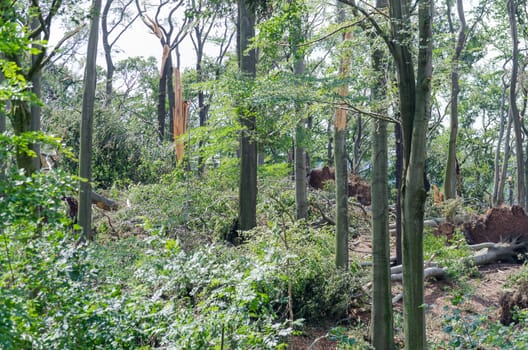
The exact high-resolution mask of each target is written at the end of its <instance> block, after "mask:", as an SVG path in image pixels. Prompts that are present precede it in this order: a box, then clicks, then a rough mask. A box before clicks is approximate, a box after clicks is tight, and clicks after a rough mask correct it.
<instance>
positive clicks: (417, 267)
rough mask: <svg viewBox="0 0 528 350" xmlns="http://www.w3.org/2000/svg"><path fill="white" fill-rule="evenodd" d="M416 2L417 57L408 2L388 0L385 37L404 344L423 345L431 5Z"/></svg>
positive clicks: (413, 349) (419, 349)
mask: <svg viewBox="0 0 528 350" xmlns="http://www.w3.org/2000/svg"><path fill="white" fill-rule="evenodd" d="M417 4H418V38H419V43H418V45H419V46H418V57H417V59H416V77H415V66H414V62H415V61H414V59H413V49H412V48H411V44H412V43H413V37H412V34H413V28H412V27H411V24H412V19H411V9H412V3H411V1H408V0H390V1H389V8H390V18H391V37H390V38H387V37H385V41H386V43H387V44H388V46H389V49H390V51H391V54H392V56H393V58H394V61H395V65H396V68H397V75H398V91H399V102H400V114H401V124H402V135H403V136H402V139H403V160H404V167H403V169H404V170H403V174H404V176H403V182H404V183H403V192H402V196H403V198H402V214H403V215H402V263H403V281H404V282H403V286H404V290H403V294H404V303H403V315H404V317H403V318H404V321H403V323H404V324H403V326H404V335H405V349H407V350H423V349H425V348H426V334H425V312H424V308H423V304H424V285H423V218H424V210H425V199H426V197H427V193H426V191H425V188H424V178H423V174H424V166H425V157H426V138H427V124H428V120H429V116H430V112H431V111H430V95H431V77H432V43H431V41H432V12H433V11H432V9H433V4H432V2H431V1H430V0H419V1H418V2H417Z"/></svg>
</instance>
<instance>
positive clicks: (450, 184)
mask: <svg viewBox="0 0 528 350" xmlns="http://www.w3.org/2000/svg"><path fill="white" fill-rule="evenodd" d="M447 4H448V7H447V11H448V13H447V15H448V18H451V5H450V3H449V1H448V2H447ZM456 5H457V12H458V18H459V20H460V27H459V29H458V35H457V40H456V43H455V51H454V53H453V57H452V60H451V101H450V105H451V119H450V121H451V124H450V127H449V130H450V131H449V132H450V133H449V149H448V152H447V165H446V173H445V182H444V194H445V197H446V199H450V198H456V194H457V193H456V190H457V159H456V150H457V147H456V142H457V134H458V93H459V91H460V84H459V60H460V54H461V53H462V49H463V48H464V44H465V41H466V18H465V16H464V3H463V1H462V0H457V2H456ZM449 30H450V32H451V33H452V34H454V32H455V30H454V27H453V22H452V21H451V20H449Z"/></svg>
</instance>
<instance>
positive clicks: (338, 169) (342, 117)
mask: <svg viewBox="0 0 528 350" xmlns="http://www.w3.org/2000/svg"><path fill="white" fill-rule="evenodd" d="M337 6H338V7H337V11H338V14H337V16H338V20H339V21H340V22H344V21H345V12H344V8H343V4H342V3H340V2H338V3H337ZM351 36H352V34H351V33H350V32H345V33H344V34H343V41H344V42H345V41H347V40H349V39H350V38H351ZM342 54H343V57H342V58H341V62H340V67H339V77H340V78H341V79H344V78H346V77H347V76H348V72H349V66H350V55H348V54H347V53H344V52H343V53H342ZM347 95H348V85H347V84H345V83H343V84H342V85H341V86H340V87H339V96H340V97H341V98H342V99H344V98H345V97H346V96H347ZM346 126H347V111H346V108H345V105H344V103H343V104H342V105H340V106H338V107H337V110H336V115H335V123H334V163H335V184H336V266H337V267H338V268H341V269H344V270H348V171H347V152H346V135H347V129H346Z"/></svg>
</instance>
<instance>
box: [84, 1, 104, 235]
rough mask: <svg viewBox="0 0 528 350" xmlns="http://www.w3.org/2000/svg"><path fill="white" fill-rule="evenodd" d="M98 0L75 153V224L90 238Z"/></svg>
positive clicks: (91, 32)
mask: <svg viewBox="0 0 528 350" xmlns="http://www.w3.org/2000/svg"><path fill="white" fill-rule="evenodd" d="M100 12H101V0H93V3H92V11H91V13H92V19H91V24H90V34H89V37H88V51H87V55H86V68H85V70H84V93H83V103H82V117H81V148H80V154H79V176H80V177H81V181H80V186H79V225H80V226H81V228H82V230H83V233H82V237H83V239H84V240H93V239H94V237H93V234H92V198H91V197H92V188H91V185H90V182H91V181H92V135H93V113H94V104H95V88H96V83H97V72H96V67H97V65H96V61H97V41H98V35H99V13H100Z"/></svg>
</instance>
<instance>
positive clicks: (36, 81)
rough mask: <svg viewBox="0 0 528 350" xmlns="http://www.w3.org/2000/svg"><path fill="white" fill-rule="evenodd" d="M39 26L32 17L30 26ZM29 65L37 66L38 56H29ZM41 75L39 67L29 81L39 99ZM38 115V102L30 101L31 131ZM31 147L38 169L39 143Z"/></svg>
mask: <svg viewBox="0 0 528 350" xmlns="http://www.w3.org/2000/svg"><path fill="white" fill-rule="evenodd" d="M39 26H40V23H39V20H38V19H37V18H36V17H34V18H32V20H31V28H32V29H33V30H35V29H36V28H38V27H39ZM36 39H41V35H39V37H38V38H36ZM36 46H37V48H39V49H41V50H43V49H44V48H42V47H40V45H38V44H36ZM31 65H32V66H38V65H39V58H38V56H37V55H32V56H31ZM41 76H42V72H41V69H37V70H36V71H35V73H34V74H33V75H32V76H31V83H32V85H33V87H32V88H31V89H32V91H33V93H34V94H35V96H36V97H37V99H38V100H39V101H40V98H41V96H42V92H41V84H40V83H41ZM40 116H41V108H40V104H38V103H32V104H31V131H37V132H38V131H40ZM30 147H31V149H32V150H33V151H35V153H36V154H37V156H36V157H33V159H32V161H33V167H32V169H34V170H35V171H37V170H40V145H39V144H38V143H34V144H32V145H31V146H30Z"/></svg>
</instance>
